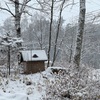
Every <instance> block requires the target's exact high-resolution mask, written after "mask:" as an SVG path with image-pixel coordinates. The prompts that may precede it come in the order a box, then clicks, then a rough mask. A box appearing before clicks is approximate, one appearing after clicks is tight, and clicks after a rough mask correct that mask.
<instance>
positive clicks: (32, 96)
mask: <svg viewBox="0 0 100 100" xmlns="http://www.w3.org/2000/svg"><path fill="white" fill-rule="evenodd" d="M26 82H31V84H30V85H26ZM44 83H45V79H43V77H42V74H40V73H38V74H32V75H20V76H9V77H8V78H7V79H6V78H4V79H2V78H1V79H0V100H41V98H42V95H45V84H44Z"/></svg>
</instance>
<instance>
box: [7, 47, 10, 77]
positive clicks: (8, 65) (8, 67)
mask: <svg viewBox="0 0 100 100" xmlns="http://www.w3.org/2000/svg"><path fill="white" fill-rule="evenodd" d="M7 69H8V72H9V75H10V46H8V61H7Z"/></svg>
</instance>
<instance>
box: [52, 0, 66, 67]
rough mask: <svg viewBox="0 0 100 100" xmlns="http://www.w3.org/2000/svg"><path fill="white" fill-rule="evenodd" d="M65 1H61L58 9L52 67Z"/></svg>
mask: <svg viewBox="0 0 100 100" xmlns="http://www.w3.org/2000/svg"><path fill="white" fill-rule="evenodd" d="M64 3H65V0H63V2H62V4H61V8H60V13H59V19H58V26H57V32H56V39H55V44H54V54H53V61H52V65H51V66H53V65H54V62H55V60H56V57H57V56H56V54H57V43H58V36H59V30H60V25H61V15H62V11H63V6H64Z"/></svg>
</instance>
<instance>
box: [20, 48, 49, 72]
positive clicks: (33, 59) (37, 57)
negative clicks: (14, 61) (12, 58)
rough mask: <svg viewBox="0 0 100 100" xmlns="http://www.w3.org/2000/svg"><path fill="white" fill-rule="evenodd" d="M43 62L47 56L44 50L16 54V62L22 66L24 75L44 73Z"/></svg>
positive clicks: (24, 51)
mask: <svg viewBox="0 0 100 100" xmlns="http://www.w3.org/2000/svg"><path fill="white" fill-rule="evenodd" d="M45 61H47V55H46V53H45V51H44V50H23V51H20V52H19V54H18V62H19V64H22V65H23V70H24V73H25V74H31V73H36V72H41V71H44V70H45Z"/></svg>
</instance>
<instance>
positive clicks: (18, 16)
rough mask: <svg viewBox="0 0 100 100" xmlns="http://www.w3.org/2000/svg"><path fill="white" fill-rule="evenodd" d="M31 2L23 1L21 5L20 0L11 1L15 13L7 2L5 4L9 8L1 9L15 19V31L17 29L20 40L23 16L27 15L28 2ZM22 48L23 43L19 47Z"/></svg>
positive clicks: (28, 0)
mask: <svg viewBox="0 0 100 100" xmlns="http://www.w3.org/2000/svg"><path fill="white" fill-rule="evenodd" d="M30 1H31V0H23V2H22V3H20V2H19V0H9V3H13V4H14V9H15V13H13V11H11V9H10V7H9V5H8V3H7V2H5V4H6V6H7V8H3V7H0V9H1V10H5V11H7V12H9V13H10V14H11V15H12V16H13V17H14V19H15V29H16V34H17V37H18V38H19V37H21V27H20V21H21V16H22V14H23V13H26V12H25V8H26V5H27V4H28V2H30ZM20 6H21V7H20ZM20 46H21V43H18V47H20Z"/></svg>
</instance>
